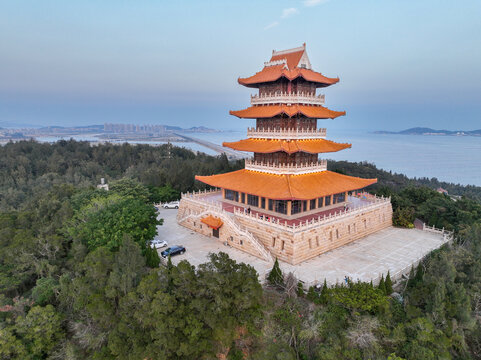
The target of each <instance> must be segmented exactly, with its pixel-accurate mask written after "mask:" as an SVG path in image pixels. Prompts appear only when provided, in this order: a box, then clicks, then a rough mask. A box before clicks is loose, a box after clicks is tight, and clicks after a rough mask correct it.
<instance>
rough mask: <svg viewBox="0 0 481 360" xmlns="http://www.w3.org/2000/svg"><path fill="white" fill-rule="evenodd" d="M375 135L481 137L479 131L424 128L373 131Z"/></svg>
mask: <svg viewBox="0 0 481 360" xmlns="http://www.w3.org/2000/svg"><path fill="white" fill-rule="evenodd" d="M374 133H375V134H397V135H437V136H481V129H479V130H454V131H452V130H436V129H431V128H426V127H415V128H411V129H407V130H402V131H375V132H374Z"/></svg>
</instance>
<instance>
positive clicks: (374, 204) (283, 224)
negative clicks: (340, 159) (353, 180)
mask: <svg viewBox="0 0 481 360" xmlns="http://www.w3.org/2000/svg"><path fill="white" fill-rule="evenodd" d="M210 192H220V191H219V190H213V191H210ZM206 193H208V192H207V191H204V192H197V193H194V194H190V193H187V194H183V195H182V199H184V198H188V199H189V200H190V201H195V202H196V203H197V204H199V205H204V206H206V205H208V206H211V207H213V208H215V209H216V210H218V209H221V210H222V205H221V204H220V203H219V202H216V201H208V200H205V199H203V200H201V199H196V197H198V196H202V195H203V194H206ZM363 195H366V196H367V195H369V198H370V200H371V201H370V202H369V203H368V204H366V205H363V206H359V207H356V208H352V209H346V210H340V211H339V212H335V213H334V214H332V213H331V214H329V215H328V216H326V215H324V216H322V217H321V216H318V217H317V219H316V218H313V219H311V220H306V221H304V222H301V223H299V224H298V225H295V224H294V225H289V224H288V223H287V221H285V220H281V219H279V218H276V216H275V215H269V219H268V220H267V219H266V218H264V217H260V216H259V214H258V213H255V214H254V213H248V212H247V210H246V209H244V208H242V209H240V208H236V207H234V215H235V216H241V217H244V218H249V219H252V220H255V221H258V222H261V223H266V222H268V223H269V224H271V225H273V226H275V227H279V228H280V229H283V230H285V231H291V232H296V233H297V232H302V231H305V230H309V229H311V228H313V227H316V226H318V225H320V224H327V223H330V222H335V221H337V220H339V218H340V217H344V216H347V215H356V214H359V213H362V212H363V211H366V210H373V209H375V208H378V207H379V208H381V207H383V206H384V205H386V204H388V203H391V197H384V196H381V197H378V196H376V195H371V194H367V193H365V194H364V193H363ZM222 211H224V212H225V210H222Z"/></svg>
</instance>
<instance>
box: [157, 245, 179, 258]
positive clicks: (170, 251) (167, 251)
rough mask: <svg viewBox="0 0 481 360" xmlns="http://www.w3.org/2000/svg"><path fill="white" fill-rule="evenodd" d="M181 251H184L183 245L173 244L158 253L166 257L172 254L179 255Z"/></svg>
mask: <svg viewBox="0 0 481 360" xmlns="http://www.w3.org/2000/svg"><path fill="white" fill-rule="evenodd" d="M183 253H185V247H183V246H182V245H175V246H171V247H169V248H167V249H165V250H164V251H162V252H161V253H160V255H162V257H164V258H166V257H167V256H174V255H179V254H183Z"/></svg>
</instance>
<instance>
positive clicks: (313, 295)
mask: <svg viewBox="0 0 481 360" xmlns="http://www.w3.org/2000/svg"><path fill="white" fill-rule="evenodd" d="M306 297H307V300H309V301H312V302H316V301H317V299H318V298H319V294H318V293H317V292H316V290H315V289H314V286H309V290H308V291H307V296H306Z"/></svg>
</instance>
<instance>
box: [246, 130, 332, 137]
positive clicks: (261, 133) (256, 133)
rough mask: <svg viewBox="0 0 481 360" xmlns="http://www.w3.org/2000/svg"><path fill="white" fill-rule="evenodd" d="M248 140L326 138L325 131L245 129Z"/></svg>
mask: <svg viewBox="0 0 481 360" xmlns="http://www.w3.org/2000/svg"><path fill="white" fill-rule="evenodd" d="M247 137H248V138H265V139H324V138H325V137H326V129H325V128H321V129H314V130H304V129H299V130H298V129H285V130H280V129H269V128H268V129H256V128H248V129H247Z"/></svg>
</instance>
